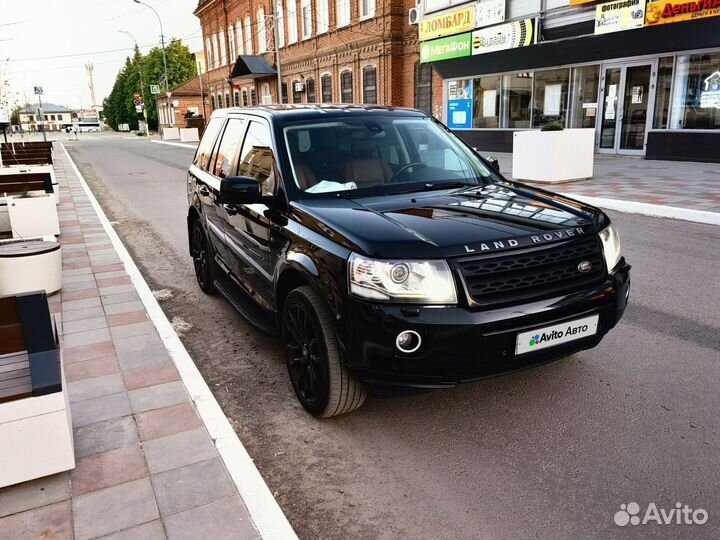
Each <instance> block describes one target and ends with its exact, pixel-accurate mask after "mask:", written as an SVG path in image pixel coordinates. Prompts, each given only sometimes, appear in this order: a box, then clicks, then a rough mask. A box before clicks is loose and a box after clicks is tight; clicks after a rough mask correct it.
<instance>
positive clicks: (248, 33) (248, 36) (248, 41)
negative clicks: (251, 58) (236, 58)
mask: <svg viewBox="0 0 720 540" xmlns="http://www.w3.org/2000/svg"><path fill="white" fill-rule="evenodd" d="M252 36H253V35H252V24H251V23H250V16H249V15H248V16H247V17H245V54H252V53H253V45H252Z"/></svg>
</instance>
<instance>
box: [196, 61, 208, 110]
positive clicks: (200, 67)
mask: <svg viewBox="0 0 720 540" xmlns="http://www.w3.org/2000/svg"><path fill="white" fill-rule="evenodd" d="M195 63H196V64H197V70H198V80H199V81H200V102H201V103H202V108H203V122H205V123H206V124H207V113H206V112H205V94H204V93H203V83H202V76H203V74H202V62H201V61H200V60H197V61H196V62H195Z"/></svg>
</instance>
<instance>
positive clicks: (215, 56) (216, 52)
mask: <svg viewBox="0 0 720 540" xmlns="http://www.w3.org/2000/svg"><path fill="white" fill-rule="evenodd" d="M219 61H220V49H218V40H217V34H213V37H212V67H213V69H214V68H216V67H218V66H219V65H220V64H219Z"/></svg>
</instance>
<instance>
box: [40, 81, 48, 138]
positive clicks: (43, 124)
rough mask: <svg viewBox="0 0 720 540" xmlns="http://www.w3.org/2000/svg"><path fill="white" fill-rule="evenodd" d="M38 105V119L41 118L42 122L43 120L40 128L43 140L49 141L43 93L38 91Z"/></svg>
mask: <svg viewBox="0 0 720 540" xmlns="http://www.w3.org/2000/svg"><path fill="white" fill-rule="evenodd" d="M38 105H39V108H38V116H39V118H38V120H40V122H41V124H40V128H41V129H42V134H43V141H47V136H46V135H45V115H44V114H43V109H42V93H38Z"/></svg>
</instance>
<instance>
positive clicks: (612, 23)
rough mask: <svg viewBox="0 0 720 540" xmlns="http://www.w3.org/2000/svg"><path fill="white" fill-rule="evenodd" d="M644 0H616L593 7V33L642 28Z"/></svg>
mask: <svg viewBox="0 0 720 540" xmlns="http://www.w3.org/2000/svg"><path fill="white" fill-rule="evenodd" d="M644 22H645V0H616V1H614V2H605V3H604V4H598V5H597V6H596V7H595V34H609V33H611V32H619V31H621V30H632V29H634V28H642V26H643V23H644Z"/></svg>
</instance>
